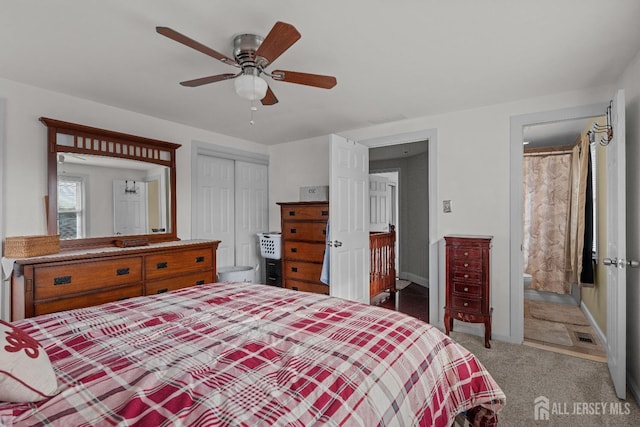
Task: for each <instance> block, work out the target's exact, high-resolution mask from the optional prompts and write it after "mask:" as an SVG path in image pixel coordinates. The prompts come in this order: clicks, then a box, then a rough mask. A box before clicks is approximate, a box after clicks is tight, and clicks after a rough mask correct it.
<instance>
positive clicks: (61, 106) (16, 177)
mask: <svg viewBox="0 0 640 427" xmlns="http://www.w3.org/2000/svg"><path fill="white" fill-rule="evenodd" d="M141 96H144V94H141ZM0 98H5V99H6V131H5V156H4V158H3V167H4V176H5V178H6V179H5V182H4V189H3V190H4V205H3V209H4V212H3V213H4V226H5V227H4V233H5V236H18V235H31V234H45V233H46V224H45V209H44V196H45V194H46V193H47V167H46V147H47V137H46V135H47V134H46V127H45V126H44V125H43V124H42V123H40V122H39V121H38V118H39V117H42V116H44V117H50V118H53V119H58V120H63V121H67V122H72V123H79V124H83V125H88V126H94V127H98V128H102V129H108V130H113V131H118V132H125V133H129V134H133V135H139V136H143V137H147V138H154V139H159V140H163V141H168V142H173V143H177V144H182V147H181V148H179V149H178V151H177V155H176V161H177V202H178V212H177V221H178V230H177V232H178V236H179V237H180V238H182V239H189V238H191V141H194V140H197V141H201V142H205V143H213V144H217V145H223V146H229V147H234V148H237V149H241V150H245V151H250V152H256V153H259V154H264V155H266V154H267V147H265V146H264V145H261V144H256V143H253V142H249V141H245V140H240V139H236V138H231V137H228V136H224V135H220V134H217V133H214V132H209V131H205V130H202V129H197V128H193V127H190V126H185V125H181V124H177V123H173V122H169V121H166V120H161V119H157V118H154V117H150V116H146V115H143V114H139V113H134V112H131V111H127V110H122V109H119V108H115V107H110V106H107V105H103V104H98V103H95V102H92V101H88V100H84V99H80V98H75V97H71V96H67V95H62V94H59V93H55V92H50V91H46V90H42V89H39V88H36V87H33V86H27V85H23V84H19V83H16V82H12V81H10V80H6V79H0Z"/></svg>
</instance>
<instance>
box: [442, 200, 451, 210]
mask: <svg viewBox="0 0 640 427" xmlns="http://www.w3.org/2000/svg"><path fill="white" fill-rule="evenodd" d="M442 211H443V212H444V213H451V200H443V201H442Z"/></svg>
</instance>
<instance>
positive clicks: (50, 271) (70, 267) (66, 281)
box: [34, 257, 142, 300]
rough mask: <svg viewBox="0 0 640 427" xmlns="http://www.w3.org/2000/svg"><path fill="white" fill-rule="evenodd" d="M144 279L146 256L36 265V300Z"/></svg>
mask: <svg viewBox="0 0 640 427" xmlns="http://www.w3.org/2000/svg"><path fill="white" fill-rule="evenodd" d="M141 280H142V258H140V257H131V258H119V259H112V260H106V261H93V262H80V263H75V264H71V263H68V264H65V265H53V266H47V267H37V268H35V269H34V283H35V292H34V294H35V295H34V297H35V299H36V300H43V299H49V298H56V297H60V296H64V295H71V294H75V293H78V292H87V291H92V290H96V289H100V288H104V287H107V286H109V287H112V286H117V285H123V284H127V283H135V282H140V281H141Z"/></svg>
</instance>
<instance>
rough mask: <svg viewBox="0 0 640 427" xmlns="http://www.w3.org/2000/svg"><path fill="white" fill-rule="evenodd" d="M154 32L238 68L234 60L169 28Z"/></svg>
mask: <svg viewBox="0 0 640 427" xmlns="http://www.w3.org/2000/svg"><path fill="white" fill-rule="evenodd" d="M156 31H157V32H158V34H162V35H163V36H165V37H168V38H170V39H171V40H174V41H177V42H178V43H182V44H183V45H185V46H188V47H190V48H192V49H195V50H197V51H198V52H202V53H204V54H205V55H209V56H211V57H212V58H215V59H217V60H219V61H222V62H224V63H225V64H229V65H233V66H234V67H240V65H238V63H237V62H236V61H235V59H231V58H229V57H228V56H226V55H223V54H221V53H220V52H218V51H215V50H213V49H211V48H210V47H207V46H205V45H203V44H202V43H199V42H197V41H195V40H193V39H190V38H189V37H187V36H185V35H184V34H180V33H179V32H177V31H175V30H172V29H171V28H169V27H156Z"/></svg>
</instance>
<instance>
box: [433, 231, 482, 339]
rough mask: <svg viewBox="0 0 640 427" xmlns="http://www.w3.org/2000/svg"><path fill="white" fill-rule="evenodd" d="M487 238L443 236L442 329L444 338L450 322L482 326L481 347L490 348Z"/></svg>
mask: <svg viewBox="0 0 640 427" xmlns="http://www.w3.org/2000/svg"><path fill="white" fill-rule="evenodd" d="M491 239H492V237H491V236H445V237H444V240H445V242H446V266H447V273H446V283H447V287H446V305H445V307H444V326H445V330H446V333H447V335H449V331H451V330H452V329H453V320H454V319H455V320H461V321H463V322H472V323H484V328H485V330H484V346H485V347H487V348H491V344H490V342H489V340H490V339H491V311H492V310H493V309H492V308H491V307H490V306H489V301H490V298H489V288H490V280H489V278H490V276H489V270H490V258H489V251H490V249H491Z"/></svg>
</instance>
